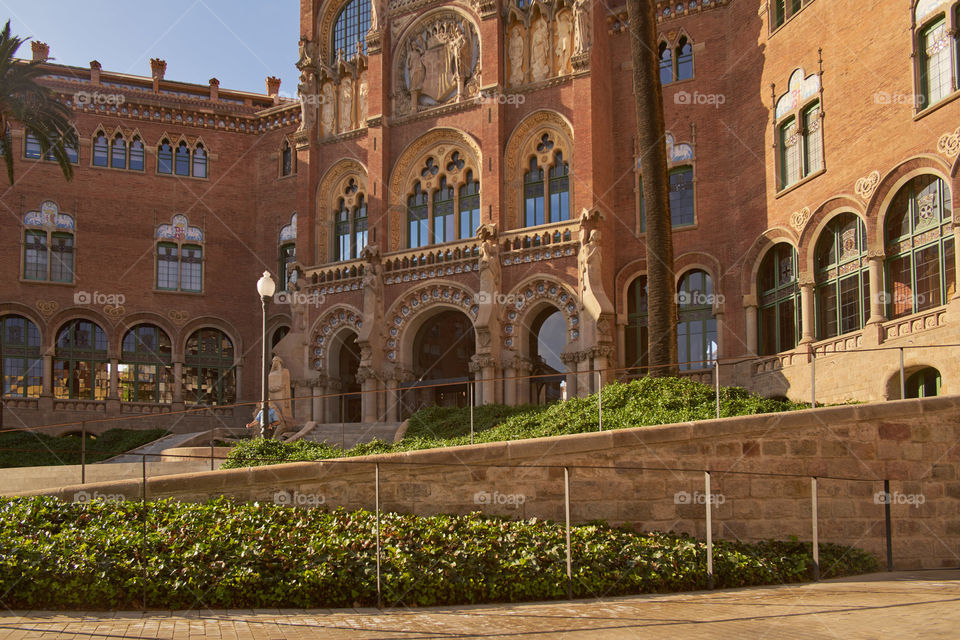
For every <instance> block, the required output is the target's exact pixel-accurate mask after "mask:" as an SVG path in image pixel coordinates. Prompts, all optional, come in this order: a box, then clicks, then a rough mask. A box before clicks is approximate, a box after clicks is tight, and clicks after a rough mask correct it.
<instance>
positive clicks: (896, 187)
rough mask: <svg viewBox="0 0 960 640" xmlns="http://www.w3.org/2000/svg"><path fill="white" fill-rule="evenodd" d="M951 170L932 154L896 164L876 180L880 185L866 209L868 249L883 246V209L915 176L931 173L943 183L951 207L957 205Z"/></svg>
mask: <svg viewBox="0 0 960 640" xmlns="http://www.w3.org/2000/svg"><path fill="white" fill-rule="evenodd" d="M950 170H951V167H950V166H949V165H948V164H947V163H946V162H944V161H943V160H941V159H940V158H938V157H937V156H933V155H920V156H916V157H913V158H910V159H909V160H905V161H904V162H902V163H900V164H899V165H898V166H897V167H896V168H894V169H893V170H891V171H890V172H889V173H887V175H885V176H884V177H883V179H881V180H880V184H879V185H878V186H877V189H876V190H875V191H874V192H873V197H872V198H871V199H870V202H869V204H868V205H867V209H866V219H867V220H866V223H867V244H868V245H869V246H871V247H883V246H884V238H883V235H884V230H885V228H884V224H885V221H886V215H887V209H888V208H889V207H890V203H891V202H893V198H894V197H895V196H896V195H897V193H898V192H899V191H900V188H901V187H903V185H905V184H906V183H907V182H909V181H910V180H912V179H913V178H916V177H917V176H919V175H923V174H927V173H932V174H934V175H936V176H937V177H938V178H940V179H941V180H943V181H944V182H945V183H946V184H947V185H948V186H950V188H951V189H952V191H953V193H951V196H952V197H953V201H954V204H956V202H957V194H956V191H957V190H956V189H953V184H952V181H951V179H950Z"/></svg>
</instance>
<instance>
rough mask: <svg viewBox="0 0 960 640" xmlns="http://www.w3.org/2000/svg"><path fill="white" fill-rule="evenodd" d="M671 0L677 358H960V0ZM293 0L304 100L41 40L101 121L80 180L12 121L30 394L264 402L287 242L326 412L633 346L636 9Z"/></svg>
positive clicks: (154, 404) (616, 366)
mask: <svg viewBox="0 0 960 640" xmlns="http://www.w3.org/2000/svg"><path fill="white" fill-rule="evenodd" d="M657 4H658V8H657V11H658V16H659V27H660V43H659V47H660V57H661V81H662V83H663V84H664V101H665V106H666V117H667V131H668V136H667V139H666V140H665V144H666V146H667V151H668V156H669V159H670V163H671V170H670V186H671V209H672V215H673V220H674V228H675V233H674V243H675V256H676V261H675V265H674V270H675V273H676V278H677V287H678V303H679V321H680V324H679V328H680V331H679V333H680V338H679V339H680V345H679V346H680V349H679V353H680V359H681V369H682V370H684V371H686V372H690V374H691V375H698V376H701V377H703V378H708V377H709V376H711V375H713V372H714V371H715V368H714V362H715V361H716V360H717V359H720V361H721V366H720V376H721V381H722V382H723V383H725V384H726V383H736V384H741V385H744V386H747V387H750V388H752V389H755V390H758V391H760V392H763V393H766V394H771V395H787V396H790V397H796V398H807V397H809V394H810V391H811V390H810V379H811V371H810V368H811V364H812V363H813V362H814V361H815V362H816V365H817V368H816V378H817V396H818V399H820V400H822V401H843V400H846V399H850V398H855V399H859V400H871V399H881V398H894V397H900V396H899V394H900V386H901V380H900V372H899V362H898V360H899V352H898V351H897V350H896V347H908V348H906V349H905V350H904V372H905V375H904V380H903V383H904V387H905V391H906V393H907V394H908V395H910V394H914V395H916V394H927V393H936V392H951V393H953V392H956V391H958V389H957V388H956V385H957V384H958V380H957V379H956V375H957V374H956V371H957V370H958V368H957V362H958V359H960V355H958V354H960V352H958V350H956V349H949V348H923V349H921V348H913V347H919V346H930V345H942V344H956V343H958V342H960V331H958V329H957V326H958V322H957V318H958V317H960V302H958V293H957V288H956V273H957V252H956V242H957V239H956V238H957V234H958V231H957V229H958V227H957V224H956V220H957V219H956V217H955V216H954V215H953V213H952V212H953V208H954V207H953V197H954V194H955V193H956V192H957V186H958V185H957V157H958V154H960V129H958V128H957V127H958V126H960V123H958V122H957V120H958V118H957V115H958V113H960V111H958V106H957V105H958V103H957V101H956V99H957V97H958V95H960V92H958V78H960V63H958V56H960V46H958V42H957V38H956V36H955V35H954V34H956V33H957V24H958V22H960V10H958V6H957V4H958V3H956V2H947V1H944V2H940V1H939V0H919V2H916V1H912V0H903V1H899V0H898V1H897V2H893V1H890V2H884V3H878V4H877V6H874V7H872V8H871V9H870V11H869V12H866V13H865V12H864V10H863V7H862V3H856V2H854V1H853V0H834V1H833V2H827V1H826V0H806V1H802V2H801V0H786V1H784V0H769V2H768V1H767V0H764V1H763V2H758V1H756V0H755V1H754V2H748V1H747V0H709V1H708V0H692V1H684V2H680V1H679V0H677V1H675V2H658V3H657ZM758 8H759V11H758ZM301 15H302V19H301V33H300V37H301V56H300V60H299V61H298V62H297V66H298V68H299V69H300V70H301V77H300V86H299V94H300V96H301V100H300V101H299V102H297V101H291V100H284V99H281V98H279V97H278V96H277V94H278V91H279V88H278V86H277V85H276V84H275V83H274V84H272V86H270V87H268V92H267V94H265V95H257V94H247V93H242V92H233V91H227V90H220V89H219V87H218V86H217V83H216V82H215V81H214V80H211V83H210V86H209V87H199V86H196V85H188V84H183V83H177V82H172V81H168V80H166V79H165V77H164V66H165V65H164V64H163V63H162V62H161V61H155V63H154V66H153V74H152V78H146V77H133V76H125V75H122V74H112V73H108V72H105V71H102V70H101V69H100V68H99V65H98V64H96V63H92V64H91V68H90V69H77V68H71V67H63V66H58V65H48V68H49V71H50V75H49V76H48V79H47V82H49V84H50V86H52V87H54V88H55V89H57V90H58V91H59V92H60V94H61V95H62V96H63V99H64V100H65V101H67V103H68V104H69V105H70V106H71V107H72V108H73V109H74V111H75V113H76V124H77V130H78V132H79V134H80V138H81V146H80V149H79V150H78V160H77V177H76V178H75V180H74V181H73V182H71V183H64V182H63V180H62V179H61V178H60V176H59V174H58V170H57V168H56V167H55V166H54V165H53V164H52V163H50V162H46V161H44V160H43V159H42V158H36V157H35V156H37V155H38V152H37V150H36V148H35V145H34V146H32V145H31V143H30V141H28V140H26V139H25V138H24V136H23V135H22V133H19V132H17V131H14V136H15V137H14V140H15V142H16V143H17V144H18V145H20V152H19V158H20V159H19V161H18V165H17V183H16V184H15V185H14V186H13V187H12V188H10V189H9V190H8V191H6V193H5V194H4V195H3V197H2V200H0V201H2V203H3V205H4V208H5V209H6V212H7V215H8V218H7V220H8V223H7V224H6V226H5V227H4V229H5V233H3V235H2V237H0V273H2V275H3V282H5V283H6V284H5V285H4V287H3V293H2V295H0V314H3V322H4V323H5V325H4V326H5V327H7V328H9V329H10V331H8V333H7V334H5V335H7V336H11V335H14V336H19V338H17V337H7V338H5V339H4V344H3V359H4V363H5V364H4V367H5V368H4V376H5V378H4V379H5V385H6V387H5V389H6V391H7V399H6V402H7V407H8V409H7V413H6V414H5V415H6V421H5V422H6V423H7V424H10V423H19V421H22V422H23V423H26V424H38V423H42V422H53V421H57V422H66V421H70V420H81V419H84V418H85V417H87V416H103V415H124V414H142V413H151V414H152V413H162V412H166V411H169V410H177V409H180V408H183V407H185V406H191V405H192V404H197V403H199V404H200V405H202V406H210V407H211V411H213V412H216V413H218V414H220V415H221V416H222V417H223V419H224V420H231V421H234V422H236V421H240V420H241V419H243V420H245V419H246V418H247V416H248V415H249V410H248V409H246V408H245V409H243V410H237V411H236V412H235V413H236V415H234V412H233V411H232V410H231V409H228V408H222V405H226V404H230V403H231V402H233V401H254V400H256V399H257V397H258V393H259V371H260V356H259V353H260V334H261V326H260V305H259V304H258V301H257V300H256V297H255V296H256V294H255V293H254V291H253V290H254V284H255V282H256V280H257V278H258V276H259V274H260V273H261V272H262V271H263V270H264V269H267V270H270V271H271V272H272V273H274V274H275V275H277V274H278V273H279V272H280V271H281V270H286V269H287V268H292V269H293V271H294V272H295V273H296V277H295V278H294V283H293V284H292V285H291V286H289V287H287V288H289V289H290V292H289V293H288V294H283V295H281V296H280V297H279V298H277V299H276V302H277V304H272V305H270V318H269V322H268V333H269V336H270V339H271V341H278V342H277V345H276V349H275V352H276V353H277V354H279V355H281V356H282V357H283V359H284V362H285V365H286V366H287V367H288V368H289V369H290V372H291V379H292V381H293V383H292V386H293V393H294V395H295V397H297V398H300V400H297V401H296V402H295V412H296V413H297V415H298V417H300V418H303V419H306V418H310V417H312V418H314V419H317V420H319V421H328V420H339V419H340V418H341V417H343V418H345V419H348V420H361V419H362V420H364V421H375V420H387V421H395V420H397V419H400V418H402V417H403V416H404V415H406V414H407V413H409V412H410V411H412V410H414V409H416V408H417V407H418V406H423V405H428V404H432V403H441V404H452V403H461V402H465V401H466V396H467V394H468V392H469V389H471V388H472V389H473V393H475V394H476V398H477V400H478V401H479V402H508V403H515V402H524V401H526V402H529V401H534V402H536V401H545V400H548V399H551V398H554V397H557V396H558V395H559V382H560V380H562V379H566V386H567V390H568V392H573V393H583V392H586V391H590V390H592V389H594V388H595V386H596V384H597V380H598V377H597V375H596V373H595V372H596V371H601V372H602V373H601V377H602V378H608V379H609V378H612V377H613V376H614V375H622V374H623V373H625V371H623V370H625V369H627V368H635V369H632V371H633V372H641V371H642V366H643V365H644V363H645V361H644V356H643V354H644V351H645V347H644V345H645V343H646V341H647V340H648V336H647V334H646V329H645V324H646V304H645V295H644V273H645V269H646V265H645V261H644V238H643V231H644V222H643V213H642V203H641V201H640V198H639V195H638V194H639V187H640V181H641V180H642V176H641V172H640V170H639V167H638V163H637V157H638V150H637V149H636V148H635V143H634V137H635V135H634V132H635V130H636V124H635V122H634V113H635V111H634V108H633V90H632V71H631V52H630V38H629V35H628V33H627V26H626V10H625V8H624V7H623V6H614V7H612V8H611V7H609V6H607V5H606V4H603V3H597V2H589V1H586V0H470V1H467V0H464V1H462V2H449V1H447V2H444V1H441V0H437V1H431V0H392V1H390V2H386V0H374V2H373V3H371V2H370V1H369V0H326V1H324V2H314V1H312V0H303V2H301ZM295 35H296V34H291V37H295ZM54 46H55V44H54ZM35 55H39V56H44V55H45V53H44V51H42V47H41V48H40V49H39V50H37V51H35ZM269 84H271V81H270V80H269V79H268V85H269ZM138 143H139V145H140V146H137V144H138ZM115 161H116V164H115ZM14 219H16V221H17V222H16V224H14ZM365 247H369V249H368V250H366V251H365V250H364V249H365ZM294 248H295V249H294ZM294 251H295V253H294ZM281 280H282V279H281ZM84 294H85V295H84ZM111 296H113V297H111ZM119 296H122V300H121V299H120V298H119ZM11 332H12V333H11ZM131 332H133V333H131ZM281 338H282V340H281ZM880 347H894V349H893V350H884V351H881V350H877V349H878V348H880ZM841 352H842V353H841ZM617 370H620V371H617ZM11 372H12V373H11ZM530 374H537V375H542V376H543V377H541V378H538V379H537V380H535V381H531V380H528V379H522V378H523V377H524V376H527V375H530ZM518 378H521V379H518ZM469 381H474V382H475V384H474V385H472V387H471V386H470V385H468V382H469ZM431 384H444V385H446V386H443V387H440V388H439V389H440V390H437V389H436V388H433V387H431V388H425V387H427V386H428V385H431ZM361 391H362V392H363V394H362V398H363V399H362V400H359V399H358V398H359V397H360V395H359V392H361ZM311 396H317V397H316V398H314V399H312V400H310V399H308V397H311ZM344 396H345V397H344ZM218 405H220V406H221V408H219V409H218V408H217V406H218ZM191 420H192V418H191ZM181 423H183V424H184V425H188V424H192V423H188V422H187V419H184V420H181ZM177 428H181V427H180V426H178V427H177ZM184 428H186V427H184Z"/></svg>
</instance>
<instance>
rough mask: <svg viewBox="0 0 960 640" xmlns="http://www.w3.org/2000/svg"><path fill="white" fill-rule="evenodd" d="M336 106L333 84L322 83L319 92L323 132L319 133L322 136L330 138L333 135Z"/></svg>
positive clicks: (328, 82)
mask: <svg viewBox="0 0 960 640" xmlns="http://www.w3.org/2000/svg"><path fill="white" fill-rule="evenodd" d="M336 106H337V100H336V98H335V97H334V92H333V83H332V82H330V81H327V82H324V83H323V89H321V90H320V124H321V125H322V126H323V131H321V132H320V133H321V135H323V136H332V135H333V134H334V133H335V131H334V128H333V126H334V121H335V120H336Z"/></svg>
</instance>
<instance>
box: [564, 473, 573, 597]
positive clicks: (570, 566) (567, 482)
mask: <svg viewBox="0 0 960 640" xmlns="http://www.w3.org/2000/svg"><path fill="white" fill-rule="evenodd" d="M563 510H564V517H565V521H566V527H565V528H566V534H567V599H568V600H573V560H572V556H571V553H570V469H569V468H568V467H564V468H563Z"/></svg>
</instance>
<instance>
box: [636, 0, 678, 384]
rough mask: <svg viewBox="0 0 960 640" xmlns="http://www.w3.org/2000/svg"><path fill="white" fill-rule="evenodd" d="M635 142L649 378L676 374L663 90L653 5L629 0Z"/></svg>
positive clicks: (646, 0)
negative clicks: (643, 244)
mask: <svg viewBox="0 0 960 640" xmlns="http://www.w3.org/2000/svg"><path fill="white" fill-rule="evenodd" d="M627 16H628V18H629V20H630V48H631V51H632V53H633V89H634V95H635V98H636V105H637V142H638V147H639V150H640V166H641V168H642V171H643V204H644V210H645V213H646V241H647V246H646V249H647V290H648V294H647V295H648V298H647V300H648V303H649V306H648V308H649V316H648V320H647V321H648V332H647V335H648V336H649V338H648V342H649V345H648V358H649V363H650V374H651V375H653V376H668V375H676V373H677V365H676V362H677V323H676V319H677V304H676V293H677V292H676V288H675V286H674V276H673V231H672V227H671V222H670V198H669V193H668V184H669V182H668V177H667V150H666V145H665V139H666V132H665V129H666V126H665V124H664V116H663V87H661V86H660V76H659V59H658V55H657V44H656V43H657V16H656V3H655V1H654V0H627Z"/></svg>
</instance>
